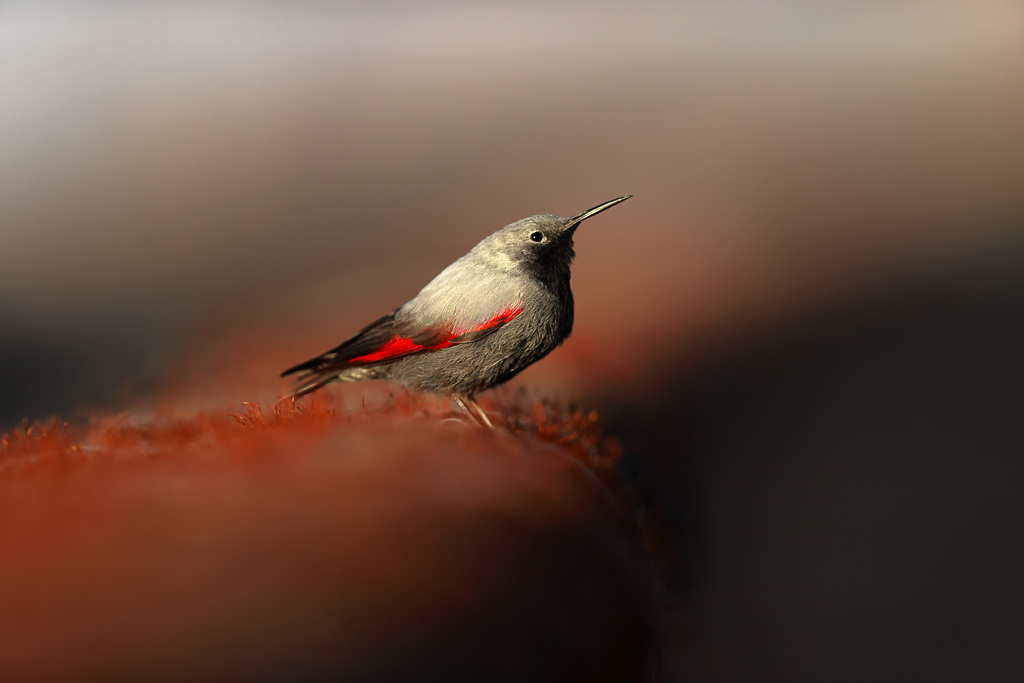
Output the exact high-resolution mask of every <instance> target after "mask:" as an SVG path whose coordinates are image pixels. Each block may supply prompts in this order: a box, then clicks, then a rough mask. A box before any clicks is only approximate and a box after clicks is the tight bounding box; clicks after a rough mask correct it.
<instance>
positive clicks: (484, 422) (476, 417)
mask: <svg viewBox="0 0 1024 683" xmlns="http://www.w3.org/2000/svg"><path fill="white" fill-rule="evenodd" d="M454 398H455V402H456V403H458V404H459V407H460V408H462V409H463V410H465V411H466V412H467V413H469V416H470V417H471V418H473V421H474V422H476V423H477V424H479V425H480V426H481V427H487V428H488V429H494V425H493V424H491V420H490V418H488V417H487V413H485V412H484V409H483V408H481V407H480V404H479V403H477V402H476V401H475V400H473V397H472V396H466V397H465V398H463V397H462V396H455V397H454ZM467 403H468V405H467ZM470 406H473V407H474V408H476V412H475V413H474V412H473V411H472V410H470Z"/></svg>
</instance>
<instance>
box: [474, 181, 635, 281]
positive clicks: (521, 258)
mask: <svg viewBox="0 0 1024 683" xmlns="http://www.w3.org/2000/svg"><path fill="white" fill-rule="evenodd" d="M632 196H633V195H631V194H627V195H625V196H623V197H619V198H617V199H613V200H611V201H609V202H605V203H604V204H599V205H598V206H595V207H594V208H592V209H588V210H587V211H584V212H583V213H579V214H577V215H575V216H573V217H572V218H561V217H560V216H552V215H549V214H545V215H540V216H530V217H529V218H524V219H522V220H519V221H516V222H515V223H512V224H511V225H507V226H505V227H504V228H502V229H501V230H498V231H497V232H496V233H494V234H493V235H491V236H489V237H487V238H486V239H484V240H483V241H482V242H480V244H478V245H477V246H476V248H475V249H474V250H473V251H474V252H477V253H478V254H479V256H481V257H483V258H485V259H486V260H487V261H488V262H489V263H490V264H491V265H492V266H498V267H504V268H507V269H508V270H517V271H525V272H527V273H529V274H530V275H533V276H534V277H536V278H538V279H540V280H542V281H546V280H550V279H551V278H559V277H566V278H567V277H568V275H569V266H570V265H571V264H572V259H573V257H574V256H575V255H576V254H575V252H574V251H573V243H572V238H573V235H574V234H575V232H576V228H577V227H579V225H580V223H582V222H583V221H585V220H586V219H588V218H590V217H591V216H593V215H595V214H599V213H601V212H602V211H604V210H605V209H609V208H611V207H613V206H615V205H616V204H618V203H619V202H624V201H626V200H627V199H629V198H630V197H632Z"/></svg>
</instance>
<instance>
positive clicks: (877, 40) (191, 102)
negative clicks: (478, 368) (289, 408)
mask: <svg viewBox="0 0 1024 683" xmlns="http://www.w3.org/2000/svg"><path fill="white" fill-rule="evenodd" d="M1022 38H1024V7H1022V6H1021V4H1020V3H1018V2H1011V1H1009V0H1006V1H1002V2H1000V1H993V2H976V3H957V2H934V3H857V2H843V1H837V2H829V3H810V2H740V3H728V4H721V3H710V2H687V3H669V2H648V3H632V4H630V5H626V4H618V3H586V4H578V3H571V2H554V3H550V2H549V3H544V4H541V3H519V4H516V5H515V6H500V5H476V4H467V3H459V2H450V3H441V4H431V5H430V6H421V5H417V4H414V3H387V4H384V5H376V6H363V5H359V4H341V5H329V4H324V3H316V2H308V3H292V4H289V5H284V4H280V5H275V4H242V3H213V4H208V5H207V4H198V3H171V2H156V3H139V4H134V5H128V4H116V3H111V4H95V5H94V4H76V3H65V4H45V5H43V4H37V3H29V2H11V3H6V4H4V5H3V6H0V92H3V93H4V94H3V97H0V123H2V125H0V387H2V389H0V430H2V429H5V428H7V427H9V426H11V425H15V424H18V422H19V421H20V420H21V419H22V417H24V416H29V417H31V418H37V417H46V416H48V415H50V414H60V415H65V416H67V415H70V416H74V415H82V414H89V412H91V411H93V410H114V411H131V410H141V409H149V408H151V407H152V406H153V405H155V404H158V403H160V402H161V401H165V400H167V397H168V396H171V397H173V400H174V405H176V406H179V407H181V406H188V407H190V408H191V407H200V408H201V407H203V406H206V405H212V404H216V405H219V404H220V402H222V401H223V400H225V398H226V397H227V398H229V399H230V400H234V401H238V400H241V399H243V398H247V399H248V398H252V397H253V396H256V397H260V398H273V397H274V395H275V394H280V393H283V392H284V391H285V390H286V385H285V384H284V383H281V382H277V380H276V379H275V377H276V374H277V372H279V371H280V370H281V369H283V368H284V367H287V366H288V365H290V364H292V363H294V362H296V361H297V360H299V359H301V358H304V357H308V356H309V355H310V354H312V353H317V352H320V351H322V350H324V349H326V348H328V347H329V346H331V345H333V344H335V343H337V342H338V341H340V339H341V338H343V337H344V336H346V335H348V334H350V333H352V332H354V331H355V330H356V329H358V328H359V327H360V326H362V325H363V324H365V323H366V322H368V321H370V320H372V319H374V318H376V317H377V316H379V315H380V314H381V313H383V312H386V311H387V310H390V309H391V308H393V307H394V306H396V305H398V304H400V303H402V302H403V301H405V300H406V299H408V298H409V297H410V296H412V295H413V294H415V292H416V291H417V290H418V288H419V287H421V286H422V285H423V284H425V283H426V282H427V281H428V280H429V279H430V278H431V277H432V276H433V275H434V274H436V273H437V272H438V271H439V270H440V269H441V268H442V267H444V266H445V265H447V264H448V263H449V262H450V261H452V260H453V259H455V258H457V257H458V256H460V255H461V254H462V253H464V252H465V251H466V250H467V249H469V248H470V247H471V246H472V245H473V244H475V243H476V242H477V241H478V240H479V239H480V238H481V237H483V236H484V235H486V234H488V233H490V232H491V231H493V230H495V229H497V228H499V227H501V226H502V225H505V224H507V223H509V222H511V221H513V220H516V219H518V218H521V217H523V216H526V215H530V214H535V213H556V214H560V215H571V214H573V213H576V212H578V211H581V210H583V209H585V208H587V207H590V206H593V205H594V204H596V203H598V202H601V201H604V200H606V199H610V198H612V197H615V196H619V195H621V194H624V193H632V194H634V195H635V198H634V199H632V200H631V201H630V202H629V203H628V204H625V205H623V206H622V207H621V208H620V209H616V211H615V212H609V213H608V214H607V215H604V216H602V217H601V218H600V219H595V220H594V221H593V222H592V224H588V225H587V227H586V229H585V230H581V231H580V233H579V234H578V236H577V254H578V256H577V265H576V267H575V269H574V276H573V287H574V291H575V294H576V300H577V311H576V329H575V332H574V335H573V337H572V338H571V339H570V340H569V341H568V342H567V343H566V344H565V346H564V347H563V348H562V349H559V350H557V351H556V352H555V353H553V354H552V355H551V356H550V357H549V358H547V359H545V360H544V361H543V362H542V363H539V364H537V365H535V366H534V367H532V368H530V370H528V371H527V372H525V373H523V375H522V376H521V377H520V378H517V380H515V382H514V386H516V387H518V386H525V387H530V388H531V389H532V390H534V391H537V392H539V393H548V394H553V395H557V396H560V397H563V398H570V399H572V400H576V401H578V402H579V403H581V404H584V405H586V404H593V405H595V406H597V407H599V408H601V409H602V410H603V412H604V414H605V415H606V416H607V418H608V420H609V422H610V424H611V426H612V432H613V433H616V434H619V435H620V436H621V437H622V439H623V443H624V445H625V447H626V451H627V456H628V457H629V459H631V465H630V472H631V474H633V475H635V477H636V479H637V482H638V485H639V486H641V487H642V488H643V489H644V491H645V493H646V495H648V496H649V498H650V500H651V501H652V503H653V504H654V505H655V506H657V507H658V509H659V510H660V511H662V514H663V515H664V517H665V521H666V523H667V524H668V526H669V527H670V528H671V529H672V531H673V535H674V537H675V546H676V551H677V553H678V555H679V558H680V560H679V562H678V563H677V564H676V566H675V567H674V568H673V570H672V580H673V590H674V595H675V596H676V599H677V600H678V602H679V605H680V606H679V608H678V609H677V610H675V611H674V612H673V613H672V615H671V617H670V619H669V625H668V629H669V642H668V643H667V644H666V667H665V668H666V677H667V678H668V680H687V681H699V680H823V679H825V680H864V679H871V680H950V681H957V680H964V679H966V678H971V679H983V680H1016V679H1020V678H1021V677H1024V655H1021V654H1020V653H1019V652H1018V651H1015V648H1014V645H1015V644H1016V643H1017V642H1018V641H1019V637H1018V636H1019V634H1020V633H1022V632H1024V604H1022V602H1024V593H1022V591H1021V588H1020V581H1019V577H1020V576H1022V575H1024V562H1022V560H1024V557H1022V551H1021V543H1020V540H1019V539H1020V538H1022V534H1021V532H1022V531H1024V529H1022V523H1024V504H1022V503H1020V502H1018V500H1017V499H1016V498H1017V497H1018V496H1015V493H1016V489H1015V488H1014V487H1015V485H1016V484H1017V482H1020V481H1021V474H1022V472H1021V464H1020V462H1021V457H1022V455H1024V437H1022V427H1021V426H1020V418H1019V416H1020V415H1021V414H1022V410H1021V409H1022V408H1024V405H1022V404H1024V401H1022V400H1021V398H1020V386H1021V381H1022V380H1024V377H1022V368H1024V363H1022V362H1021V360H1020V349H1022V348H1024V276H1022V275H1021V273H1022V272H1024V268H1022V266H1024V193H1022V192H1021V188H1022V187H1024V126H1022V125H1021V121H1024V40H1022ZM239 392H244V395H240V393H239ZM83 406H84V408H83ZM83 411H84V413H83ZM1017 650H1019V648H1017Z"/></svg>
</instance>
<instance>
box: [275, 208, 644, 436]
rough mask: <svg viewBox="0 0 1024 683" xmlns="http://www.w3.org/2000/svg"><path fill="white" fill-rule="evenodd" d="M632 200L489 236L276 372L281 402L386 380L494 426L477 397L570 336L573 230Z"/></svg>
mask: <svg viewBox="0 0 1024 683" xmlns="http://www.w3.org/2000/svg"><path fill="white" fill-rule="evenodd" d="M632 196H633V195H629V194H627V195H624V196H622V197H618V198H616V199H612V200H610V201H607V202H604V203H603V204H598V205H597V206H595V207H593V208H591V209H588V210H586V211H583V212H582V213H578V214H576V215H575V216H572V217H571V218H561V217H559V216H554V215H550V214H543V215H537V216H530V217H528V218H523V219H521V220H518V221H516V222H514V223H511V224H509V225H507V226H505V227H504V228H501V229H500V230H497V231H496V232H494V233H492V234H491V235H489V236H487V237H485V238H484V239H483V240H481V241H480V242H479V244H477V245H476V246H475V247H473V248H472V249H471V250H470V251H469V252H468V253H467V254H466V255H464V256H462V257H461V258H459V259H458V260H456V261H455V262H453V263H452V264H451V265H449V266H448V267H447V268H445V269H444V270H442V271H441V272H440V273H439V274H438V275H437V276H436V277H435V278H434V279H433V280H431V281H430V282H429V283H428V284H427V285H426V286H425V287H423V289H421V290H420V292H419V293H418V294H417V295H416V296H415V297H413V298H412V299H410V300H409V301H408V302H406V303H405V304H402V305H401V306H399V307H398V308H396V309H395V310H393V311H392V312H390V313H388V314H387V315H385V316H383V317H381V318H378V319H377V320H375V321H373V322H372V323H370V324H369V325H367V326H366V327H364V328H363V329H361V330H359V331H358V332H356V334H355V335H353V336H352V337H350V338H348V339H346V340H345V341H343V342H342V343H341V344H339V345H337V346H335V347H334V348H333V349H331V350H330V351H327V352H325V353H322V354H320V355H319V356H316V357H314V358H311V359H310V360H307V361H305V362H303V363H299V364H298V365H294V366H292V367H290V368H288V369H287V370H285V371H284V372H282V373H281V376H282V377H286V376H288V375H293V374H294V375H297V378H296V379H297V381H298V382H299V386H298V388H296V389H295V390H294V391H293V392H292V393H291V394H289V395H288V397H287V398H292V399H297V398H299V397H301V396H303V395H305V394H308V393H310V392H312V391H315V390H317V389H319V388H321V387H322V386H324V385H325V384H328V383H330V382H335V381H341V382H357V381H362V380H376V379H379V380H391V381H394V382H397V383H399V384H402V385H404V386H406V387H408V388H409V389H412V390H416V391H429V392H435V393H439V394H443V395H446V396H449V397H450V398H452V399H453V400H454V401H455V402H456V403H457V404H458V405H459V406H460V407H461V408H462V409H463V410H464V411H466V412H467V413H468V414H469V415H470V417H472V418H473V419H474V420H475V421H477V422H479V423H481V425H482V426H487V427H491V428H493V424H492V423H491V421H490V419H489V418H488V417H487V413H486V412H484V410H483V409H482V408H481V407H480V405H479V404H478V403H477V402H476V398H475V397H476V394H478V393H479V392H481V391H484V390H486V389H489V388H491V387H493V386H496V385H499V384H501V383H503V382H506V381H508V380H509V379H511V378H512V377H514V376H515V375H516V374H518V373H519V372H521V371H522V370H524V369H525V368H527V367H528V366H530V365H532V364H533V363H535V362H536V361H538V360H540V359H541V358H543V357H544V356H546V355H547V354H548V353H550V352H551V351H553V350H554V349H555V348H556V347H558V346H559V345H560V344H561V343H562V342H564V341H565V339H566V338H567V337H568V336H569V334H570V333H571V332H572V326H573V315H574V305H573V296H572V289H571V287H570V282H569V280H570V276H571V266H572V262H573V258H574V257H575V251H574V249H573V236H574V235H575V233H576V229H577V228H578V227H579V225H580V224H581V223H582V222H583V221H585V220H586V219H588V218H591V217H593V216H595V215H597V214H599V213H601V212H602V211H605V210H606V209H610V208H611V207H613V206H615V205H616V204H619V203H621V202H624V201H626V200H627V199H629V198H630V197H632ZM470 406H472V407H473V408H475V410H476V412H475V413H474V412H473V411H472V410H470Z"/></svg>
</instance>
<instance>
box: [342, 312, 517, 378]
mask: <svg viewBox="0 0 1024 683" xmlns="http://www.w3.org/2000/svg"><path fill="white" fill-rule="evenodd" d="M522 312H523V309H522V308H521V307H516V308H508V309H505V310H504V311H502V312H501V313H499V314H497V315H496V316H494V317H493V318H491V319H490V320H488V321H487V322H485V323H483V324H482V325H478V326H476V327H474V328H472V329H469V330H466V331H459V332H452V333H450V334H448V335H446V336H444V337H442V338H441V339H440V340H436V339H435V340H433V341H431V342H428V343H427V344H420V343H417V342H415V341H413V340H412V339H407V338H405V337H399V336H397V335H396V336H394V337H392V338H391V339H389V340H388V341H387V342H385V343H384V345H383V346H381V347H380V348H379V349H376V350H375V351H373V352H371V353H367V354H364V355H362V356H356V357H355V358H349V359H348V360H347V361H346V364H352V365H359V364H369V363H380V362H383V361H388V360H395V359H397V358H401V357H403V356H410V355H412V354H414V353H419V352H420V351H437V350H439V349H446V348H448V347H449V346H453V345H455V344H465V343H469V342H474V341H479V340H480V339H483V338H484V337H486V336H487V335H489V334H491V333H492V332H496V331H497V330H498V328H499V327H501V326H502V325H504V324H506V323H508V322H510V321H511V320H513V319H514V318H515V317H516V316H517V315H519V314H520V313H522Z"/></svg>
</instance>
